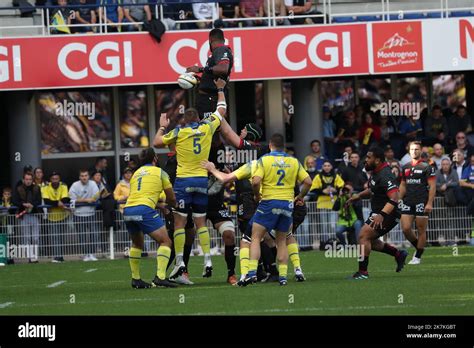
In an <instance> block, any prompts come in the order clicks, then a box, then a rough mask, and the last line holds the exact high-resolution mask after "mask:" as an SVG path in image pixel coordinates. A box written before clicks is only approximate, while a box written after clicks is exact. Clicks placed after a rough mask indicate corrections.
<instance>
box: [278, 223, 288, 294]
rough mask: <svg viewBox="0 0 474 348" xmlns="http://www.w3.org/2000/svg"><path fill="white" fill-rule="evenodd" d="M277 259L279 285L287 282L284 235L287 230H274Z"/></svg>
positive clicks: (286, 233)
mask: <svg viewBox="0 0 474 348" xmlns="http://www.w3.org/2000/svg"><path fill="white" fill-rule="evenodd" d="M275 234H276V239H275V242H276V245H277V261H278V274H279V281H280V285H286V284H287V283H288V248H287V244H286V236H287V235H288V231H276V233H275Z"/></svg>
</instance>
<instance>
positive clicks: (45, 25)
mask: <svg viewBox="0 0 474 348" xmlns="http://www.w3.org/2000/svg"><path fill="white" fill-rule="evenodd" d="M188 2H190V3H193V2H206V3H215V4H216V6H217V8H216V11H214V13H217V14H218V13H219V3H217V2H215V1H210V0H199V1H194V0H190V1H188ZM265 2H266V3H265V8H266V9H269V11H268V13H267V14H266V15H265V16H263V17H252V18H241V17H240V18H224V19H222V21H223V23H236V25H237V26H242V25H243V24H244V23H247V22H254V21H261V22H262V23H263V24H264V25H263V26H267V27H274V26H277V25H288V24H290V21H295V20H299V19H300V20H301V19H302V20H304V21H305V20H312V19H318V24H331V23H333V22H334V21H337V20H338V18H342V17H352V18H354V21H355V20H356V19H357V20H358V21H360V22H364V21H391V20H403V19H405V16H407V15H408V16H409V15H410V14H420V13H421V14H424V15H427V17H429V16H430V14H433V15H435V16H434V17H437V16H438V15H439V18H448V17H450V13H451V12H452V11H471V13H472V14H473V15H474V5H472V6H468V7H449V6H450V3H449V0H440V2H439V4H440V5H439V8H423V5H422V4H420V6H421V7H422V8H420V9H414V10H391V8H390V0H380V5H381V6H380V10H375V11H367V12H347V13H334V12H333V6H334V1H333V0H322V1H321V3H318V4H317V6H318V10H320V11H321V12H320V13H315V6H316V5H313V7H312V8H311V10H310V11H309V12H308V13H305V14H300V15H296V14H294V13H287V14H286V15H284V16H283V15H277V13H276V12H277V11H276V6H275V0H265ZM148 4H149V5H151V8H152V9H153V11H152V12H154V17H155V18H159V19H161V20H162V21H164V22H165V24H166V25H167V26H168V29H169V30H174V29H179V28H180V27H181V26H182V25H186V24H199V23H205V24H209V25H211V26H212V23H213V22H214V21H215V20H216V19H218V17H219V16H218V15H217V17H216V16H213V18H210V19H201V20H198V19H184V18H178V19H175V16H176V15H177V14H176V13H166V11H165V6H166V5H176V4H181V2H173V1H166V0H158V1H156V2H154V1H153V2H149V3H148ZM451 4H452V2H451ZM109 6H116V5H102V6H99V7H96V6H94V5H72V6H71V9H77V8H80V7H87V8H91V9H95V8H101V9H102V11H101V12H102V13H103V14H104V15H103V16H101V15H99V13H98V14H97V17H98V20H97V22H96V23H90V24H78V23H74V24H67V25H66V27H68V28H71V29H74V28H84V27H86V28H91V29H92V31H93V32H95V33H108V32H109V31H110V29H111V28H116V29H117V30H118V31H120V30H122V28H123V29H124V30H126V29H127V28H129V27H131V26H134V25H139V26H140V28H141V27H142V26H143V24H144V22H143V21H140V22H134V23H130V22H120V23H107V19H108V17H107V10H106V9H107V7H109ZM132 6H143V4H131V5H126V6H124V5H122V7H123V8H130V7H132ZM59 8H60V6H37V7H36V11H37V12H38V13H39V15H40V17H41V23H40V24H33V25H17V26H15V25H12V26H0V35H1V32H2V30H6V29H20V30H22V29H35V30H38V31H39V32H40V33H41V35H42V36H45V35H50V34H51V30H52V29H53V31H54V30H57V29H58V28H59V27H62V26H63V25H62V24H51V15H52V14H53V13H55V12H56V11H57V9H59ZM12 9H15V10H17V9H19V7H0V14H1V11H2V10H12ZM97 12H99V11H97ZM74 13H75V12H74ZM73 16H74V15H73ZM364 16H365V17H375V18H371V19H364V18H362V17H364ZM357 17H361V18H357ZM65 20H66V21H67V18H66V19H65ZM298 24H300V23H298ZM196 30H199V29H196Z"/></svg>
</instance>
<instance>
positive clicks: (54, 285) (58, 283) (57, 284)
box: [47, 280, 66, 288]
mask: <svg viewBox="0 0 474 348" xmlns="http://www.w3.org/2000/svg"><path fill="white" fill-rule="evenodd" d="M65 282H66V281H65V280H60V281H59V282H56V283H53V284H49V285H48V286H47V288H55V287H57V286H59V285H61V284H64V283H65Z"/></svg>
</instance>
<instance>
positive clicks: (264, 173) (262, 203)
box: [242, 134, 311, 286]
mask: <svg viewBox="0 0 474 348" xmlns="http://www.w3.org/2000/svg"><path fill="white" fill-rule="evenodd" d="M269 147H270V153H268V154H266V155H264V156H262V157H261V158H260V159H259V160H258V162H257V166H256V169H255V172H254V173H253V178H252V189H253V193H254V195H255V201H256V202H259V204H258V207H257V211H256V213H255V215H254V217H253V219H252V220H253V221H252V223H253V224H252V242H251V244H250V257H249V271H248V273H247V276H246V277H245V279H244V281H243V284H242V285H244V286H245V285H248V284H252V283H256V282H257V267H258V260H259V258H260V241H261V240H262V238H263V237H264V235H265V233H267V232H268V233H269V232H271V231H272V230H275V236H276V237H275V239H276V245H277V261H278V273H279V282H280V285H286V284H287V274H288V249H287V245H286V243H287V242H286V241H287V235H288V233H289V232H290V229H291V225H292V223H293V219H292V213H293V206H294V202H300V201H302V200H303V198H304V196H305V195H306V194H307V193H308V191H309V188H310V187H311V178H310V176H309V175H308V173H307V172H306V171H305V170H304V169H303V166H302V165H301V163H300V162H299V161H298V160H297V159H296V158H294V157H291V156H290V155H288V154H286V153H285V152H284V149H285V141H284V138H283V136H282V135H281V134H274V135H272V137H271V139H270V144H269ZM298 183H302V188H301V192H300V193H299V194H298V195H297V196H296V198H295V195H294V191H295V186H296V185H297V184H298Z"/></svg>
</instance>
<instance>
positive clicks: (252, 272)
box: [243, 221, 267, 285]
mask: <svg viewBox="0 0 474 348" xmlns="http://www.w3.org/2000/svg"><path fill="white" fill-rule="evenodd" d="M266 231H267V229H266V228H265V226H262V225H260V224H259V223H257V222H255V221H254V223H253V224H252V242H251V243H250V257H249V271H248V273H247V277H246V278H245V281H244V284H243V285H247V284H251V283H255V282H256V281H257V267H258V260H259V259H260V241H261V240H262V238H263V236H264V235H265V233H266Z"/></svg>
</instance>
